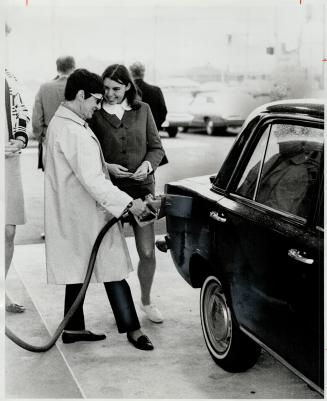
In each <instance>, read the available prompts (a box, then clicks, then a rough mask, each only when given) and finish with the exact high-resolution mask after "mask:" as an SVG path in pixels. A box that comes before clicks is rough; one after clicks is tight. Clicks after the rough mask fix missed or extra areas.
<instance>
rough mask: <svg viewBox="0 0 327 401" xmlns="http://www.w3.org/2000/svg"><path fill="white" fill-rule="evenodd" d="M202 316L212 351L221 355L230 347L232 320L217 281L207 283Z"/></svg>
mask: <svg viewBox="0 0 327 401" xmlns="http://www.w3.org/2000/svg"><path fill="white" fill-rule="evenodd" d="M203 316H204V324H205V327H206V332H207V335H208V340H209V342H210V344H211V345H212V347H213V349H214V351H215V352H216V353H218V354H219V356H220V357H223V356H224V354H226V352H227V351H228V350H229V347H230V343H231V338H232V322H231V315H230V310H229V308H228V306H227V303H226V298H225V295H224V293H223V291H222V288H221V285H220V283H219V282H218V281H211V282H209V283H208V286H207V288H206V292H205V295H204V301H203Z"/></svg>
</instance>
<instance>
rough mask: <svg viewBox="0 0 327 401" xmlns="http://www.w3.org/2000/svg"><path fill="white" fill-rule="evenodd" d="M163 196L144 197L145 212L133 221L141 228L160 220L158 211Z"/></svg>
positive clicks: (150, 195)
mask: <svg viewBox="0 0 327 401" xmlns="http://www.w3.org/2000/svg"><path fill="white" fill-rule="evenodd" d="M163 198H164V196H163V195H159V196H153V195H152V194H149V195H146V197H145V199H144V200H145V204H146V207H145V211H144V212H143V214H142V215H141V216H134V218H135V221H136V222H137V224H138V225H139V226H141V227H143V226H145V225H147V224H150V223H152V222H153V221H155V220H157V219H158V217H159V218H160V216H159V215H160V210H161V205H162V201H163Z"/></svg>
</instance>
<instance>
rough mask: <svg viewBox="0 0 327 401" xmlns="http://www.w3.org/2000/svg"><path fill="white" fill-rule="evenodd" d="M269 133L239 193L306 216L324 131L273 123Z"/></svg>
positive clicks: (249, 164) (245, 173)
mask: <svg viewBox="0 0 327 401" xmlns="http://www.w3.org/2000/svg"><path fill="white" fill-rule="evenodd" d="M267 132H268V128H267V129H266V131H265V132H264V134H263V136H262V137H261V140H260V141H259V143H258V145H257V147H256V149H255V151H254V153H253V155H252V158H251V159H250V162H249V163H248V166H247V167H246V169H245V171H244V174H243V177H242V178H241V181H240V184H239V186H238V188H237V191H236V192H237V193H239V194H241V195H243V196H245V197H248V198H250V199H253V200H255V201H256V202H258V203H261V204H264V205H266V206H269V207H271V208H273V209H276V210H280V211H283V212H288V213H291V214H294V215H297V216H300V217H304V218H306V217H307V216H308V214H309V211H310V208H311V207H310V206H311V205H312V204H314V202H315V200H314V196H315V189H316V182H317V179H318V175H319V167H320V163H321V160H322V150H323V130H322V129H320V128H314V127H305V126H299V125H293V124H292V125H291V124H272V125H271V129H270V130H269V135H267ZM267 139H268V142H267ZM265 144H267V146H265Z"/></svg>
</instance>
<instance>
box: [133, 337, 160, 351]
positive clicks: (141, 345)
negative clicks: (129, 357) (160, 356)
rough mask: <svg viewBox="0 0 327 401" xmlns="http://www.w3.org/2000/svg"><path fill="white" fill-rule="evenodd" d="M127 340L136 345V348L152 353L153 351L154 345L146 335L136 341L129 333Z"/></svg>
mask: <svg viewBox="0 0 327 401" xmlns="http://www.w3.org/2000/svg"><path fill="white" fill-rule="evenodd" d="M127 340H128V341H129V342H130V343H132V344H133V345H134V347H135V348H138V349H141V350H143V351H151V350H153V348H154V347H153V344H152V342H151V341H150V339H149V337H148V336H146V335H144V334H143V335H142V336H140V337H139V338H138V339H137V340H134V339H133V338H132V337H131V336H130V335H129V334H128V333H127Z"/></svg>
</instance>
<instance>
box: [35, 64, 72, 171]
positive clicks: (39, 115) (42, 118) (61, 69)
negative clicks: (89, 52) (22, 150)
mask: <svg viewBox="0 0 327 401" xmlns="http://www.w3.org/2000/svg"><path fill="white" fill-rule="evenodd" d="M56 64H57V72H58V75H57V76H56V78H55V79H53V80H51V81H49V82H46V83H44V84H42V85H41V87H40V89H39V91H38V93H37V94H36V97H35V102H34V107H33V114H32V126H33V133H34V136H35V138H36V139H37V140H38V141H39V161H38V168H41V169H42V171H43V170H44V169H43V153H44V150H45V146H44V141H45V138H46V132H47V128H48V125H49V122H50V120H51V118H52V117H53V115H54V114H55V112H56V111H57V109H58V107H59V105H60V103H61V102H62V101H64V98H65V96H64V93H65V87H66V82H67V78H68V76H69V75H70V74H71V73H72V72H73V71H74V70H75V60H74V58H73V57H72V56H64V57H59V58H58V59H57V61H56Z"/></svg>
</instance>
